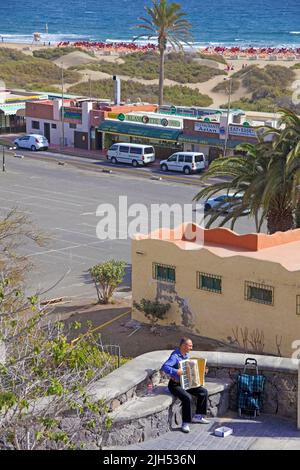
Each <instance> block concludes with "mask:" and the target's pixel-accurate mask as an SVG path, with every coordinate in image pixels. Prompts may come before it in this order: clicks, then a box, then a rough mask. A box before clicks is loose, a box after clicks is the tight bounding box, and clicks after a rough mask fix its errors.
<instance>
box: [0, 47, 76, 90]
mask: <svg viewBox="0 0 300 470" xmlns="http://www.w3.org/2000/svg"><path fill="white" fill-rule="evenodd" d="M0 77H1V80H3V81H4V82H5V85H6V86H8V87H10V88H24V89H27V90H36V91H51V90H52V91H53V86H54V85H57V84H58V83H60V81H61V69H60V67H58V66H57V65H55V64H53V63H52V62H51V61H49V60H46V59H40V58H36V57H32V56H30V55H26V54H23V53H22V52H20V51H17V50H14V49H6V48H0ZM64 80H65V82H66V83H75V82H77V81H78V80H80V74H79V73H78V72H75V71H71V70H66V71H65V73H64ZM54 89H56V87H54Z"/></svg>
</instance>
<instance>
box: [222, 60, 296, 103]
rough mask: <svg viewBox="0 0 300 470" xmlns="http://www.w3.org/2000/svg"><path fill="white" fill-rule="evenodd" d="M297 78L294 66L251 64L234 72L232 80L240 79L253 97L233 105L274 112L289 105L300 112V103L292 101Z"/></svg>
mask: <svg viewBox="0 0 300 470" xmlns="http://www.w3.org/2000/svg"><path fill="white" fill-rule="evenodd" d="M295 79H296V75H295V72H294V71H293V68H292V67H291V68H289V67H284V66H281V65H266V66H265V67H264V68H260V67H258V66H257V65H250V66H249V67H246V68H244V69H241V70H239V71H238V72H236V73H234V74H233V75H232V80H233V83H234V84H236V83H237V82H238V81H240V83H241V84H242V85H243V87H244V88H245V89H246V91H247V92H248V93H250V94H251V97H250V98H242V99H240V100H238V101H233V103H232V106H233V107H236V108H242V109H245V110H249V111H252V110H253V111H265V112H274V110H275V109H276V108H279V107H288V108H290V109H291V110H293V111H295V112H299V111H300V109H299V105H298V106H297V105H295V104H294V103H293V102H292V93H293V91H292V88H291V87H292V84H293V81H294V80H295ZM218 87H219V85H218ZM216 88H217V87H216ZM214 91H216V89H215V90H214Z"/></svg>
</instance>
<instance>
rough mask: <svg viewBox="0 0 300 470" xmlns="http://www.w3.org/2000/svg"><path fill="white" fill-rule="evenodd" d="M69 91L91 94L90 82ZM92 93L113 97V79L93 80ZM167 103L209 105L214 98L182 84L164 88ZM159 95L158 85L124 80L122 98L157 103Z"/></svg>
mask: <svg viewBox="0 0 300 470" xmlns="http://www.w3.org/2000/svg"><path fill="white" fill-rule="evenodd" d="M68 92H69V93H74V94H80V95H83V96H89V93H90V91H89V83H87V82H81V83H79V84H77V85H74V86H71V87H70V88H69V89H68ZM91 93H92V96H94V97H95V98H104V99H105V98H107V99H112V98H113V82H112V80H92V81H91ZM164 94H165V103H166V104H167V103H169V104H174V105H183V106H209V105H211V104H212V99H211V98H210V97H209V96H207V95H203V94H201V93H200V92H199V91H198V90H191V89H190V88H188V87H184V86H181V85H175V86H166V87H165V88H164ZM157 96H158V85H144V84H142V83H138V82H134V81H131V80H128V81H123V82H122V98H123V100H125V101H126V100H130V101H131V102H135V101H139V100H141V101H143V102H149V103H156V102H157Z"/></svg>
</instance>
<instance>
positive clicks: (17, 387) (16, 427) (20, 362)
mask: <svg viewBox="0 0 300 470" xmlns="http://www.w3.org/2000/svg"><path fill="white" fill-rule="evenodd" d="M42 239H43V237H42V236H41V234H39V232H38V231H37V230H36V229H35V228H34V227H33V226H32V223H31V221H30V220H29V219H28V218H26V216H24V215H22V213H19V212H18V211H16V210H13V211H11V212H9V213H8V214H7V215H6V216H4V217H2V218H1V217H0V253H1V256H0V258H1V259H0V450H4V449H20V450H22V449H26V450H33V449H45V448H47V449H64V448H68V449H74V448H76V449H79V448H82V447H83V446H85V445H89V442H90V440H89V439H90V433H91V430H92V429H94V428H95V429H96V430H99V432H101V429H104V428H107V427H108V426H109V424H110V418H109V417H108V416H107V411H108V409H107V406H106V404H105V403H104V401H103V400H102V401H101V400H97V397H96V398H94V396H93V395H92V394H89V390H92V387H93V386H94V383H95V382H96V381H97V380H98V379H99V378H101V377H103V376H104V375H106V374H107V373H109V372H110V371H111V370H112V369H113V368H114V364H113V362H114V361H113V358H111V357H110V356H109V355H107V353H106V352H105V350H104V348H103V347H102V344H101V342H100V338H99V337H98V336H95V335H94V334H93V331H92V325H88V331H87V332H86V333H82V334H80V335H79V336H78V337H77V338H76V340H73V341H70V336H71V335H72V333H73V329H75V330H77V329H78V328H80V327H81V325H80V324H79V323H78V322H75V323H74V324H73V325H72V326H71V328H70V329H68V328H67V327H66V326H65V325H64V324H63V323H62V322H57V321H55V319H54V317H53V315H50V314H51V313H52V312H51V309H50V306H49V305H47V302H45V301H44V302H41V300H42V299H40V298H39V294H38V292H37V293H36V294H35V295H31V296H30V297H27V296H26V285H25V283H24V277H25V274H26V273H27V272H28V270H29V268H30V265H29V263H28V262H27V260H26V258H25V257H23V256H21V255H19V253H18V248H19V247H20V246H22V245H23V244H24V242H26V240H31V241H34V242H36V243H39V244H40V243H41V242H42ZM31 287H32V288H33V287H34V286H31ZM95 432H96V431H95ZM97 432H98V431H97Z"/></svg>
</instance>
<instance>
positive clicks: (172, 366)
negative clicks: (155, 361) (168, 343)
mask: <svg viewBox="0 0 300 470" xmlns="http://www.w3.org/2000/svg"><path fill="white" fill-rule="evenodd" d="M187 358H188V355H187V354H184V355H182V354H181V352H180V349H179V348H177V349H175V351H173V352H172V354H171V356H170V357H169V359H168V360H167V361H166V362H165V363H164V364H163V365H162V367H161V370H162V371H163V372H165V373H166V374H168V375H170V376H171V377H173V379H175V380H179V375H178V374H177V370H178V369H179V361H183V360H184V359H187Z"/></svg>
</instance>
